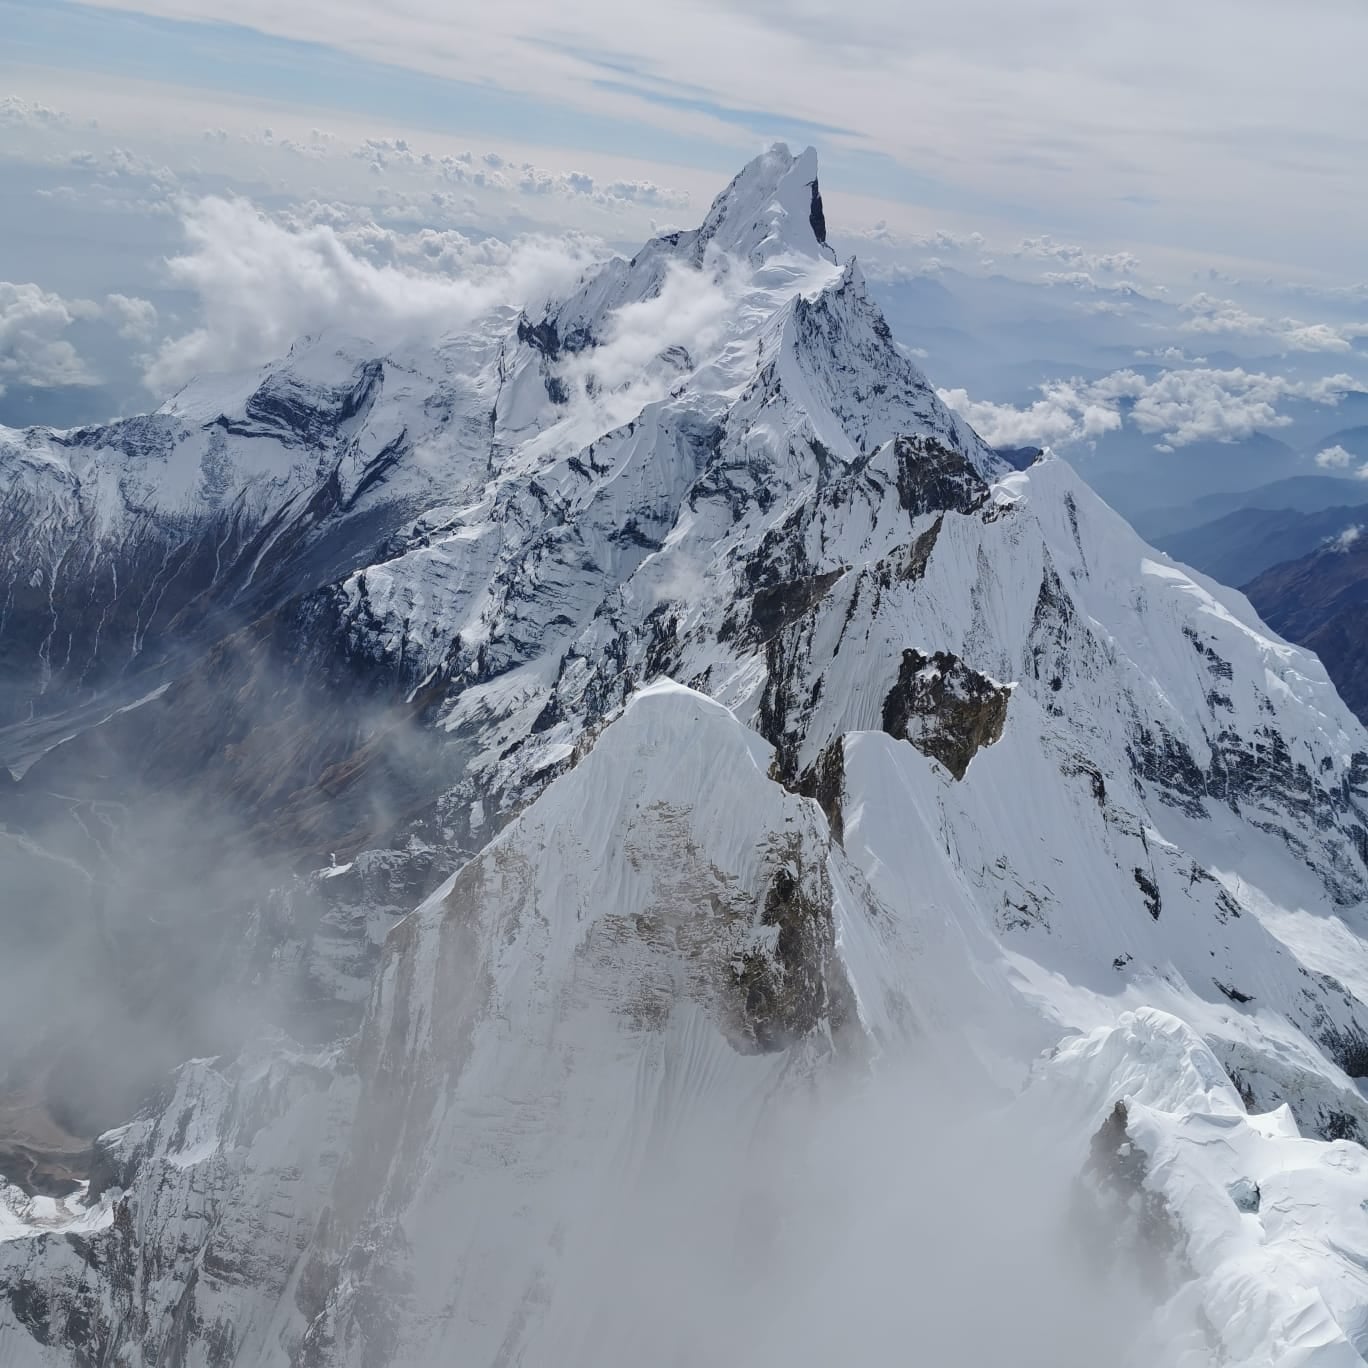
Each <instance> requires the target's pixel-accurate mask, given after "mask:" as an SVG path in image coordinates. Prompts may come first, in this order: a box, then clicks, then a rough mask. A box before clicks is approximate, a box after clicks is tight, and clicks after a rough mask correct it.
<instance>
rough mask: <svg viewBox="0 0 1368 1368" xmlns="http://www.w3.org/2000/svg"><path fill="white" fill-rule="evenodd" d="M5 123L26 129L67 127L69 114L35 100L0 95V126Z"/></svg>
mask: <svg viewBox="0 0 1368 1368" xmlns="http://www.w3.org/2000/svg"><path fill="white" fill-rule="evenodd" d="M5 124H9V125H10V126H11V127H15V126H18V127H22V128H27V129H50V128H67V127H69V126H70V124H71V116H70V115H68V114H66V113H64V112H63V111H62V110H60V109H53V108H52V107H51V106H50V105H45V104H40V103H39V102H37V101H35V100H25V99H23V98H21V97H20V96H18V95H3V96H0V126H3V125H5Z"/></svg>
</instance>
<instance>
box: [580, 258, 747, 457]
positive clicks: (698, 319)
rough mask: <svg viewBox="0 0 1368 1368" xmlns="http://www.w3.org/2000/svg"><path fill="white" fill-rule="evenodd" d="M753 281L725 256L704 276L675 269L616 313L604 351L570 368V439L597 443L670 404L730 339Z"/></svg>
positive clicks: (685, 268)
mask: <svg viewBox="0 0 1368 1368" xmlns="http://www.w3.org/2000/svg"><path fill="white" fill-rule="evenodd" d="M747 275H748V272H747V270H746V268H745V267H744V266H743V265H742V264H741V263H739V262H737V261H734V260H733V259H731V258H730V257H727V256H725V255H724V254H721V253H714V254H712V255H711V256H710V257H709V259H708V261H707V262H706V263H705V264H704V266H703V268H702V270H701V271H700V270H695V269H694V268H692V267H690V266H686V265H682V264H680V263H677V262H672V263H671V264H670V266H669V268H668V270H667V271H666V273H665V277H664V280H663V282H662V283H661V286H660V289H659V291H658V292H657V293H656V294H654V295H653V296H652V297H651V298H649V299H642V300H635V301H632V302H631V303H628V304H624V305H623V306H622V307H621V308H620V309H617V310H615V311H614V312H613V313H612V314H611V315H610V316H609V319H608V326H607V330H606V335H605V336H604V337H603V338H602V339H601V341H600V343H599V345H598V346H596V347H593V348H591V349H589V350H587V351H584V352H582V353H580V354H578V355H576V356H572V357H569V358H568V359H567V360H566V361H565V362H564V364H563V365H562V368H561V370H560V377H561V379H562V381H563V382H564V383H565V385H566V388H567V390H568V392H569V394H570V396H571V404H572V409H571V413H570V416H569V418H568V419H567V421H566V422H565V423H563V424H562V425H561V428H560V433H561V436H562V438H565V437H570V438H572V439H573V440H575V441H579V440H580V438H581V437H583V440H585V441H587V440H590V438H591V437H592V436H593V435H594V434H595V433H598V432H603V431H605V430H607V429H608V428H611V427H615V426H617V425H618V424H619V423H622V422H626V421H628V420H629V419H630V418H632V417H634V416H635V415H636V414H637V413H639V412H640V411H641V408H642V406H643V405H644V404H647V403H650V402H651V401H652V400H655V399H660V398H664V396H665V395H666V394H667V393H668V392H669V391H670V388H671V387H672V386H673V385H674V384H675V383H676V382H677V381H678V380H679V379H680V378H681V377H682V376H683V375H685V374H687V373H688V372H689V371H692V370H693V369H694V368H695V367H697V366H698V365H699V364H701V363H702V362H703V361H704V360H705V359H706V358H707V357H709V356H710V355H711V354H712V353H714V352H715V350H716V348H717V347H718V345H719V343H721V342H722V340H723V339H724V338H725V337H726V335H727V332H728V329H729V327H731V326H732V325H733V323H734V320H735V315H736V305H737V301H738V299H739V298H740V295H741V293H742V291H743V289H744V279H745V277H746V276H747Z"/></svg>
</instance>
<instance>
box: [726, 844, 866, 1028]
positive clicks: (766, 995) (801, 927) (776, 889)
mask: <svg viewBox="0 0 1368 1368" xmlns="http://www.w3.org/2000/svg"><path fill="white" fill-rule="evenodd" d="M779 854H780V857H781V860H782V863H781V864H780V865H779V867H778V869H776V871H775V873H774V877H773V879H772V880H771V882H770V886H769V888H768V889H767V890H766V893H765V900H764V904H763V906H762V908H761V911H760V925H761V926H763V927H767V928H773V929H774V930H775V932H776V935H775V939H774V948H773V949H772V950H768V949H757V950H754V951H751V952H750V953H748V954H747V955H745V956H744V957H743V959H742V961H741V965H740V968H739V970H738V971H737V975H736V988H737V991H738V992H739V994H740V998H741V1020H742V1023H743V1028H744V1030H745V1031H746V1032H747V1034H748V1035H749V1036H750V1037H751V1039H752V1040H753V1041H754V1043H755V1047H756V1048H757V1049H759V1050H763V1051H769V1050H782V1049H786V1048H787V1047H788V1046H790V1045H792V1044H793V1043H794V1042H796V1041H798V1040H801V1039H802V1038H803V1037H804V1036H806V1035H808V1034H810V1033H811V1032H813V1031H815V1030H817V1029H818V1028H819V1027H825V1028H828V1029H830V1031H831V1033H832V1035H833V1036H840V1035H841V1034H842V1033H843V1032H844V1030H845V1028H846V1027H848V1026H850V1025H852V1024H853V1022H854V1020H855V999H854V995H853V993H852V992H851V990H850V985H849V982H848V980H847V979H846V974H845V969H844V967H843V966H842V964H841V962H840V958H839V956H838V955H837V952H836V929H835V923H834V921H833V919H832V915H831V885H830V883H829V881H828V880H827V876H826V871H825V869H824V868H822V867H820V866H819V867H817V868H816V869H812V868H809V867H807V866H806V865H805V863H804V860H803V853H802V849H801V847H800V846H799V845H798V844H797V843H796V842H794V843H791V844H790V846H789V847H788V848H787V850H782V851H780V852H779Z"/></svg>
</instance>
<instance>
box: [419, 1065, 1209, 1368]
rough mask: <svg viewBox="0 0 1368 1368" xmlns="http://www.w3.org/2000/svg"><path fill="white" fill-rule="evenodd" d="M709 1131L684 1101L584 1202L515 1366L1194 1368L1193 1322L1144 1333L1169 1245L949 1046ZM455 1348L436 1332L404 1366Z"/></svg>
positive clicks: (1202, 1356) (515, 1335) (1065, 1139)
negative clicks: (1110, 1199) (1103, 1202)
mask: <svg viewBox="0 0 1368 1368" xmlns="http://www.w3.org/2000/svg"><path fill="white" fill-rule="evenodd" d="M950 1061H953V1065H952V1066H950V1067H947V1066H948V1065H949V1064H950ZM728 1133H729V1131H728V1118H727V1117H726V1116H725V1115H722V1114H720V1113H717V1112H715V1111H710V1110H709V1108H707V1107H706V1106H705V1107H703V1108H700V1109H698V1110H696V1111H694V1112H693V1113H691V1114H690V1115H689V1116H688V1117H687V1118H685V1119H684V1120H683V1121H682V1123H681V1124H680V1125H679V1127H678V1129H677V1130H676V1131H675V1132H674V1133H673V1134H672V1135H671V1136H670V1138H669V1139H668V1140H667V1141H666V1142H665V1144H664V1145H663V1146H662V1147H661V1148H659V1149H657V1150H656V1151H655V1152H653V1153H651V1154H650V1155H648V1156H647V1157H646V1158H645V1159H644V1160H643V1161H642V1162H641V1164H640V1166H639V1167H634V1166H633V1165H632V1164H630V1163H624V1166H623V1171H622V1175H623V1176H622V1183H621V1185H620V1187H618V1188H616V1190H614V1191H612V1192H611V1193H609V1194H607V1195H606V1197H605V1194H603V1193H602V1191H600V1190H599V1189H597V1188H591V1189H590V1191H589V1192H588V1193H585V1194H583V1204H582V1206H581V1208H580V1215H579V1220H578V1221H577V1223H576V1225H575V1226H574V1228H573V1229H572V1230H571V1231H570V1232H569V1233H567V1235H566V1236H565V1241H564V1247H563V1249H561V1250H560V1251H559V1253H560V1257H559V1259H558V1260H557V1261H556V1267H557V1269H558V1270H559V1272H558V1273H556V1274H551V1275H548V1276H547V1277H546V1279H545V1281H544V1282H539V1283H538V1285H537V1286H536V1288H535V1289H534V1291H533V1292H530V1293H529V1314H533V1308H535V1312H536V1313H541V1312H542V1311H543V1309H544V1314H545V1320H544V1322H543V1323H542V1326H541V1329H540V1331H538V1332H533V1333H532V1334H531V1335H530V1336H528V1337H527V1338H525V1339H524V1338H522V1337H521V1336H520V1334H519V1327H517V1326H514V1327H510V1341H511V1342H515V1343H516V1344H517V1345H518V1353H517V1356H516V1361H517V1362H519V1363H521V1364H526V1365H529V1368H530V1366H531V1365H538V1368H540V1365H546V1366H547V1368H550V1365H553V1364H554V1365H561V1366H562V1368H639V1366H640V1365H647V1364H649V1365H659V1368H706V1366H708V1365H716V1364H722V1363H733V1364H746V1365H751V1366H752V1368H821V1366H822V1365H829V1364H832V1363H850V1364H901V1363H905V1364H916V1365H927V1368H983V1366H984V1365H988V1364H1011V1365H1018V1366H1020V1368H1027V1366H1031V1368H1037V1366H1038V1368H1100V1366H1101V1365H1107V1366H1108V1368H1114V1366H1115V1365H1122V1364H1125V1365H1130V1368H1161V1366H1162V1368H1173V1365H1176V1364H1178V1363H1180V1362H1181V1363H1182V1364H1184V1365H1187V1368H1206V1365H1208V1364H1209V1363H1210V1362H1212V1360H1211V1358H1210V1356H1209V1355H1208V1353H1207V1352H1206V1350H1205V1346H1204V1343H1203V1341H1202V1338H1201V1334H1200V1331H1199V1329H1198V1327H1197V1326H1196V1325H1195V1323H1191V1322H1185V1321H1184V1320H1183V1317H1182V1316H1181V1315H1179V1314H1177V1313H1172V1312H1171V1313H1170V1314H1169V1317H1168V1319H1167V1320H1166V1321H1164V1322H1163V1324H1164V1327H1165V1328H1164V1329H1163V1330H1161V1329H1160V1328H1159V1324H1160V1322H1158V1321H1157V1320H1156V1316H1157V1313H1158V1310H1159V1305H1160V1299H1161V1298H1162V1296H1164V1295H1166V1293H1167V1291H1168V1290H1170V1289H1169V1288H1168V1287H1167V1285H1166V1282H1165V1278H1164V1272H1163V1270H1164V1267H1165V1263H1164V1261H1165V1259H1166V1257H1167V1255H1166V1254H1165V1253H1164V1251H1162V1250H1157V1249H1150V1248H1145V1247H1144V1245H1143V1242H1142V1241H1140V1240H1138V1239H1137V1238H1135V1232H1134V1231H1133V1230H1131V1231H1128V1230H1127V1229H1126V1227H1125V1226H1124V1225H1120V1224H1118V1225H1109V1224H1108V1223H1107V1222H1106V1221H1105V1220H1104V1218H1103V1217H1102V1214H1101V1210H1100V1208H1099V1206H1098V1205H1097V1202H1096V1193H1095V1191H1094V1190H1093V1187H1092V1185H1091V1181H1090V1179H1089V1177H1088V1176H1086V1175H1087V1173H1088V1166H1087V1152H1086V1149H1084V1150H1083V1151H1082V1152H1080V1150H1079V1147H1078V1138H1077V1136H1072V1137H1071V1136H1069V1135H1068V1134H1067V1133H1066V1130H1065V1127H1064V1126H1063V1124H1059V1125H1057V1126H1055V1125H1051V1124H1049V1123H1048V1121H1046V1120H1045V1119H1044V1117H1043V1115H1042V1114H1041V1109H1040V1107H1039V1105H1038V1101H1037V1099H1034V1098H1033V1097H1031V1096H1030V1095H1029V1090H1028V1094H1027V1096H1025V1097H1021V1098H1013V1097H1011V1096H1008V1095H1006V1094H1004V1093H1002V1092H1000V1091H999V1090H997V1089H995V1088H994V1087H993V1086H992V1085H990V1084H989V1083H988V1081H987V1079H986V1077H985V1076H984V1075H983V1074H982V1072H981V1071H980V1070H979V1069H978V1068H977V1067H976V1066H975V1065H974V1063H973V1061H972V1060H971V1059H970V1058H969V1056H968V1055H967V1053H966V1052H965V1051H963V1050H962V1049H961V1048H960V1047H959V1045H958V1044H957V1043H956V1042H954V1041H940V1042H928V1041H922V1042H920V1044H919V1045H917V1046H915V1047H913V1048H912V1049H911V1051H910V1052H909V1053H908V1054H907V1055H906V1057H903V1058H901V1059H900V1060H898V1061H896V1062H895V1061H893V1060H891V1059H887V1058H885V1059H883V1060H881V1061H879V1063H878V1064H877V1065H876V1066H875V1068H874V1069H873V1071H869V1070H866V1069H863V1068H860V1069H857V1070H855V1071H854V1072H846V1071H840V1072H838V1073H837V1074H836V1075H827V1076H825V1077H824V1078H823V1079H822V1080H821V1081H818V1080H816V1079H813V1080H810V1082H809V1083H808V1084H806V1085H800V1086H799V1088H798V1089H797V1091H796V1093H794V1094H791V1095H787V1096H785V1097H784V1098H783V1100H776V1103H775V1105H774V1106H773V1107H772V1108H771V1110H770V1111H769V1114H768V1119H767V1121H766V1122H765V1124H764V1125H763V1126H762V1127H761V1128H760V1129H759V1130H758V1131H757V1132H756V1133H755V1134H754V1135H753V1136H752V1137H751V1139H750V1141H749V1143H748V1144H747V1145H746V1146H745V1147H744V1148H742V1149H740V1150H738V1149H736V1148H735V1147H734V1146H732V1145H730V1144H728V1143H725V1142H723V1141H721V1140H720V1139H719V1137H722V1136H727V1135H728ZM567 1182H573V1180H571V1179H567ZM484 1238H485V1239H488V1240H489V1241H490V1243H491V1244H493V1245H495V1246H497V1244H498V1238H497V1236H496V1235H493V1233H492V1232H486V1233H485V1235H484ZM527 1252H528V1251H520V1252H519V1254H518V1255H517V1256H516V1257H519V1258H520V1257H521V1255H522V1254H523V1253H527ZM456 1262H458V1260H457V1258H456V1254H455V1251H453V1265H454V1264H455V1263H456ZM1156 1270H1157V1276H1156ZM1161 1339H1162V1342H1161ZM1184 1355H1186V1357H1184ZM461 1361H462V1346H461V1343H460V1340H459V1338H457V1337H456V1336H454V1335H453V1336H452V1337H450V1338H448V1339H447V1340H446V1341H444V1342H443V1343H442V1344H441V1346H440V1349H439V1351H438V1352H436V1353H435V1354H434V1355H432V1356H431V1357H429V1358H427V1359H425V1360H423V1361H422V1362H421V1363H415V1364H413V1365H411V1368H437V1365H439V1364H449V1363H453V1362H461Z"/></svg>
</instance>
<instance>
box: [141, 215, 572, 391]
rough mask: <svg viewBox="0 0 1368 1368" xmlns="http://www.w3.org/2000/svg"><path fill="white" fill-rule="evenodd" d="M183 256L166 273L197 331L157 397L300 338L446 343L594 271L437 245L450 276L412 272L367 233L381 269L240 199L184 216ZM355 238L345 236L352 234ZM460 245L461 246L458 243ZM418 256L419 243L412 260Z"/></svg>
mask: <svg viewBox="0 0 1368 1368" xmlns="http://www.w3.org/2000/svg"><path fill="white" fill-rule="evenodd" d="M184 215H185V217H184V228H185V234H186V237H187V239H188V242H189V250H188V251H186V252H185V253H184V254H182V255H180V256H177V257H173V258H172V259H171V260H170V261H168V262H167V270H168V272H169V274H170V277H171V279H172V280H173V281H174V282H175V283H176V284H177V285H178V286H180V287H181V288H182V289H186V290H189V291H192V292H193V293H194V294H195V295H196V296H197V299H198V302H199V308H200V319H201V321H200V325H199V326H198V327H196V328H194V329H192V330H191V331H190V332H188V333H186V334H184V335H183V336H180V337H176V338H172V339H170V340H168V341H167V342H166V343H164V344H163V346H162V347H161V349H160V350H159V352H158V353H157V355H156V357H155V358H154V359H153V361H152V363H151V364H150V365H149V366H148V368H147V371H146V375H145V382H146V384H147V385H148V387H149V388H150V389H152V390H153V391H154V392H155V393H164V392H166V391H168V390H170V389H172V388H174V387H176V386H178V385H180V384H182V383H183V382H184V381H185V380H187V379H189V378H190V377H191V376H192V375H194V374H196V373H199V372H201V371H221V370H232V369H236V368H243V367H248V366H253V365H258V364H260V363H262V362H264V361H266V360H269V359H271V358H272V357H276V356H280V355H283V354H284V352H285V351H286V350H287V349H288V348H289V346H290V345H291V343H293V342H294V341H295V340H296V339H297V338H298V337H300V336H301V335H304V334H307V333H316V332H319V331H321V330H323V329H325V328H329V327H337V328H341V329H344V330H346V331H349V332H352V333H355V334H357V335H359V336H362V337H366V338H369V339H371V340H373V341H375V342H377V343H378V344H379V345H382V346H383V345H388V344H391V343H393V342H395V341H398V340H403V339H407V338H414V337H424V336H427V337H436V336H438V335H441V334H445V333H450V332H454V331H456V330H458V329H460V328H461V327H463V326H466V325H468V324H469V323H470V322H472V321H473V320H474V319H475V318H477V317H479V316H481V315H482V314H485V313H487V312H489V311H490V310H492V309H494V308H496V307H498V306H500V305H506V304H522V303H524V302H527V301H529V300H536V299H544V298H546V297H547V296H548V295H550V294H552V293H554V292H556V291H558V290H561V289H563V288H565V287H567V286H568V285H569V284H571V283H573V281H574V280H575V279H576V278H577V277H578V275H579V274H580V273H581V272H582V271H583V270H584V268H585V267H586V266H587V265H588V264H589V263H590V262H591V261H592V260H594V259H595V256H596V254H597V253H596V249H595V248H594V247H593V246H592V245H591V244H590V243H588V242H587V241H585V240H582V239H575V238H570V239H555V240H553V239H547V238H525V239H521V240H519V241H517V242H515V243H513V244H511V245H510V244H506V243H500V242H493V241H488V240H486V241H484V242H481V243H478V244H470V243H467V244H466V245H467V247H468V249H469V250H468V251H467V252H466V253H465V254H464V256H463V258H462V260H461V261H460V262H459V263H458V262H457V261H456V260H455V257H454V252H455V249H456V246H457V239H459V235H449V236H447V237H446V238H442V239H441V242H442V245H443V247H444V248H445V249H446V250H447V251H448V253H451V254H449V255H446V256H443V254H442V252H441V251H439V252H438V253H437V262H438V263H439V264H440V265H441V266H443V267H447V266H452V267H454V266H456V265H458V264H459V265H460V266H461V267H463V268H464V269H463V273H462V274H460V275H455V274H446V273H445V272H444V271H443V270H436V269H433V267H432V263H431V262H428V263H427V264H426V267H425V268H423V267H420V266H418V265H417V264H416V263H415V261H414V260H413V258H412V256H409V255H406V254H405V253H404V252H402V251H399V250H398V249H396V247H395V236H394V235H392V234H389V233H388V232H387V230H385V229H382V228H378V227H375V225H370V228H371V230H372V231H371V234H370V237H371V243H372V247H376V246H379V247H381V248H385V249H387V250H390V251H392V252H393V256H392V257H391V260H390V261H388V262H385V263H383V264H377V262H376V261H375V260H374V259H372V258H371V257H370V256H368V255H366V254H364V253H363V252H362V251H360V250H358V249H357V248H356V247H355V246H354V245H353V244H352V242H349V241H348V240H347V239H346V238H345V237H344V236H343V235H342V234H341V233H339V231H338V230H337V229H335V228H334V227H332V226H331V225H330V224H327V223H312V224H303V225H300V224H282V223H279V222H277V221H275V220H274V219H271V218H269V217H267V216H266V215H264V214H262V213H261V212H259V211H258V210H257V209H256V208H254V207H253V206H252V205H251V204H249V203H247V202H246V201H244V200H239V199H221V198H216V197H210V198H206V199H203V200H199V201H196V202H194V203H192V204H190V205H188V206H187V207H186V208H185V211H184ZM359 231H360V230H359V229H354V230H352V232H353V233H354V234H355V233H357V232H359ZM459 240H460V241H461V242H464V241H465V240H464V239H459ZM418 250H419V252H420V253H421V252H422V250H423V248H422V239H421V238H420V246H419V248H418Z"/></svg>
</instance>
